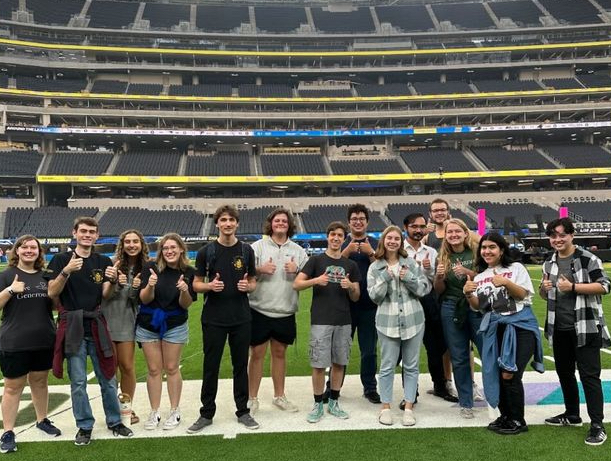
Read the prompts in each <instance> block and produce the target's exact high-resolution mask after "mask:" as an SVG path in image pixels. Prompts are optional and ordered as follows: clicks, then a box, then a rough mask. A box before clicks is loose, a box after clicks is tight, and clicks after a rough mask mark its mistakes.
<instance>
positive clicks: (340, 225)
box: [327, 221, 348, 237]
mask: <svg viewBox="0 0 611 461" xmlns="http://www.w3.org/2000/svg"><path fill="white" fill-rule="evenodd" d="M337 229H341V230H343V231H344V237H345V236H346V235H348V228H347V227H346V225H345V224H344V223H343V222H341V221H333V222H332V223H331V224H329V225H328V226H327V236H328V235H329V234H330V233H331V232H333V231H334V230H337Z"/></svg>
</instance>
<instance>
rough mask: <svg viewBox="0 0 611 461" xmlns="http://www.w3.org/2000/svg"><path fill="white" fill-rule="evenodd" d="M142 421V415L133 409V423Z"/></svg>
mask: <svg viewBox="0 0 611 461" xmlns="http://www.w3.org/2000/svg"><path fill="white" fill-rule="evenodd" d="M139 422H140V417H139V416H138V415H137V414H136V412H135V411H132V424H138V423H139Z"/></svg>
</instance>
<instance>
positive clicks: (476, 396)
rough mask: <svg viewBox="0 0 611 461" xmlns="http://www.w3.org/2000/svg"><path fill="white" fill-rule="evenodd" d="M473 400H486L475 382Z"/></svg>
mask: <svg viewBox="0 0 611 461" xmlns="http://www.w3.org/2000/svg"><path fill="white" fill-rule="evenodd" d="M473 400H475V401H476V402H483V401H484V400H486V398H485V397H484V392H483V391H482V388H481V387H479V386H478V385H477V383H476V382H475V381H473Z"/></svg>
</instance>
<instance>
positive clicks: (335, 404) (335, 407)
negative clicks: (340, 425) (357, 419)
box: [327, 399, 350, 419]
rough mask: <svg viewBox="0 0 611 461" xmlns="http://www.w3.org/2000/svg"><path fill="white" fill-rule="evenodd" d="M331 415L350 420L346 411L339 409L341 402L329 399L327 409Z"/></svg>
mask: <svg viewBox="0 0 611 461" xmlns="http://www.w3.org/2000/svg"><path fill="white" fill-rule="evenodd" d="M327 411H328V412H329V414H331V415H333V416H335V417H336V418H339V419H348V418H349V417H350V416H349V415H348V413H346V412H345V411H344V410H342V409H341V408H340V407H339V400H333V399H329V406H328V408H327Z"/></svg>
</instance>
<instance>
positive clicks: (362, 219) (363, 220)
mask: <svg viewBox="0 0 611 461" xmlns="http://www.w3.org/2000/svg"><path fill="white" fill-rule="evenodd" d="M365 221H367V218H350V222H365Z"/></svg>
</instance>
